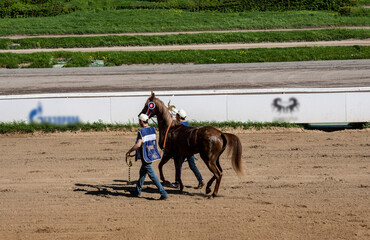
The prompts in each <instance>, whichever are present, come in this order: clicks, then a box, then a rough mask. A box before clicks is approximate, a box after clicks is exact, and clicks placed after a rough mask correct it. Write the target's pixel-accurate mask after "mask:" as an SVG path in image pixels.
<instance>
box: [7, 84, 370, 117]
mask: <svg viewBox="0 0 370 240" xmlns="http://www.w3.org/2000/svg"><path fill="white" fill-rule="evenodd" d="M149 95H150V92H117V93H67V94H32V95H6V96H0V111H1V114H0V122H12V121H25V122H29V121H31V120H32V121H39V122H42V121H49V122H54V123H68V122H73V121H82V122H96V121H99V120H100V121H103V122H106V123H129V122H131V123H133V122H137V115H138V114H139V112H140V110H141V109H142V108H143V106H144V103H145V101H146V99H147V98H148V97H149ZM156 95H157V97H159V98H160V99H161V100H162V101H163V102H164V103H165V104H166V105H167V104H168V102H169V101H170V103H171V105H175V106H176V108H179V109H180V108H183V109H185V110H186V112H187V114H188V120H189V121H192V120H195V121H218V122H222V121H242V122H248V121H253V122H273V121H284V122H292V123H335V122H369V121H370V87H363V88H359V87H356V88H281V89H241V90H194V91H158V92H156Z"/></svg>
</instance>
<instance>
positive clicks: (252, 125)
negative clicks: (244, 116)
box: [189, 121, 303, 130]
mask: <svg viewBox="0 0 370 240" xmlns="http://www.w3.org/2000/svg"><path fill="white" fill-rule="evenodd" d="M189 124H190V126H192V127H200V126H213V127H216V128H221V129H224V128H234V129H236V128H241V129H245V130H246V129H250V128H254V129H263V128H272V127H281V128H303V125H299V124H294V123H287V122H233V121H232V122H189Z"/></svg>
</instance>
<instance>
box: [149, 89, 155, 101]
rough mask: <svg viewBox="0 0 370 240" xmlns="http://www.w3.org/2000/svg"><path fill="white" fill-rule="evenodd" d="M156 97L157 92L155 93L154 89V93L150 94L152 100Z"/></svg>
mask: <svg viewBox="0 0 370 240" xmlns="http://www.w3.org/2000/svg"><path fill="white" fill-rule="evenodd" d="M154 98H155V94H154V92H153V91H152V94H151V95H150V100H151V101H153V100H154Z"/></svg>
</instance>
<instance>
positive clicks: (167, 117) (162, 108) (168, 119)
mask: <svg viewBox="0 0 370 240" xmlns="http://www.w3.org/2000/svg"><path fill="white" fill-rule="evenodd" d="M153 101H154V102H155V105H156V107H157V109H158V112H160V113H161V114H162V118H163V120H165V121H166V122H167V123H170V122H171V121H172V115H171V114H170V112H169V111H168V108H167V107H166V105H165V104H164V103H163V102H162V100H160V99H159V98H154V100H153ZM157 117H158V114H157Z"/></svg>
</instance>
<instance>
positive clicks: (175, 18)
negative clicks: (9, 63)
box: [0, 9, 370, 36]
mask: <svg viewBox="0 0 370 240" xmlns="http://www.w3.org/2000/svg"><path fill="white" fill-rule="evenodd" d="M369 19H370V18H369V16H368V15H367V16H351V15H350V16H340V15H339V14H338V13H336V12H330V11H287V12H240V13H218V12H205V13H204V12H186V11H181V10H162V9H160V10H144V9H142V10H110V11H98V12H92V11H90V12H75V13H72V14H68V15H61V16H56V17H42V18H17V19H10V18H3V19H0V36H7V35H16V34H88V33H124V32H168V31H192V30H226V29H271V28H303V27H327V26H370V21H369Z"/></svg>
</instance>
